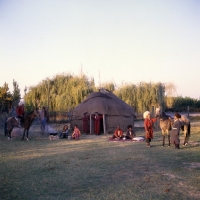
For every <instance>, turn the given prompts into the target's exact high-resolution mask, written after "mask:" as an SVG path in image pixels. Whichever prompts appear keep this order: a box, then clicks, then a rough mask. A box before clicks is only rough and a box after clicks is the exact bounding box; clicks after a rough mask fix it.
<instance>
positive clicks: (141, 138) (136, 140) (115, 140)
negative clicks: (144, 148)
mask: <svg viewBox="0 0 200 200" xmlns="http://www.w3.org/2000/svg"><path fill="white" fill-rule="evenodd" d="M109 141H113V142H144V138H143V137H134V138H133V139H132V140H131V139H120V140H118V139H115V138H109Z"/></svg>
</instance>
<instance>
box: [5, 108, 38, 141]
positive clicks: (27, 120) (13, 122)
mask: <svg viewBox="0 0 200 200" xmlns="http://www.w3.org/2000/svg"><path fill="white" fill-rule="evenodd" d="M37 116H38V111H37V110H36V109H35V110H33V111H32V112H30V113H29V114H27V115H25V117H24V123H23V124H22V127H23V128H24V133H23V137H22V140H24V137H25V133H26V140H27V141H28V133H29V129H30V127H31V125H32V122H33V120H34V119H35V117H37ZM14 127H19V122H18V120H17V119H16V118H15V117H9V118H8V119H7V120H6V123H5V136H6V135H8V140H11V132H12V130H13V128H14Z"/></svg>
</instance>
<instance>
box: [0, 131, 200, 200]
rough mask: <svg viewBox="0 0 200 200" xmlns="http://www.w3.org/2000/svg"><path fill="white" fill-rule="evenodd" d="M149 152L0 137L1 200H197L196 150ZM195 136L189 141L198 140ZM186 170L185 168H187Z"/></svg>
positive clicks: (102, 143) (96, 140)
mask: <svg viewBox="0 0 200 200" xmlns="http://www.w3.org/2000/svg"><path fill="white" fill-rule="evenodd" d="M160 137H161V135H160V132H156V133H155V138H154V139H153V141H152V145H153V147H152V148H146V147H145V142H121V143H120V142H109V141H108V138H107V137H106V136H105V135H101V136H98V137H89V136H88V137H83V138H82V139H81V140H79V141H68V140H57V141H49V140H47V139H46V140H35V139H34V138H33V139H32V140H31V141H30V142H22V141H20V140H13V141H6V140H5V139H4V137H3V136H0V155H1V165H0V171H1V176H0V181H1V184H0V190H1V198H2V199H134V198H135V199H199V197H200V196H199V195H200V192H199V188H200V183H199V178H198V177H199V175H200V170H199V168H193V169H190V170H189V169H186V168H185V166H186V164H185V163H193V162H196V163H198V162H200V159H199V150H200V147H199V146H194V147H191V148H188V147H189V146H188V147H187V146H186V147H184V148H182V149H181V150H180V151H176V150H175V149H174V148H172V147H170V148H167V147H166V148H162V147H161V142H160V140H159V138H160ZM199 138H200V136H199V134H195V135H193V136H191V139H192V140H195V141H199ZM187 166H190V165H189V164H187Z"/></svg>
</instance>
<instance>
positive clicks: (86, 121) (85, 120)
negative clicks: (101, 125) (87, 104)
mask: <svg viewBox="0 0 200 200" xmlns="http://www.w3.org/2000/svg"><path fill="white" fill-rule="evenodd" d="M82 120H83V133H85V134H88V133H89V130H90V129H89V121H90V119H89V116H88V114H87V112H85V113H84V114H83V119H82Z"/></svg>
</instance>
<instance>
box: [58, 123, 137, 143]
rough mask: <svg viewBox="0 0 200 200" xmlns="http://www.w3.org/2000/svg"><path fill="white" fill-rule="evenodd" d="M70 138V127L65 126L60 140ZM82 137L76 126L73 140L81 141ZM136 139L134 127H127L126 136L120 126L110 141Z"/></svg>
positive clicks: (72, 136)
mask: <svg viewBox="0 0 200 200" xmlns="http://www.w3.org/2000/svg"><path fill="white" fill-rule="evenodd" d="M68 136H69V128H68V125H64V127H63V130H62V132H61V133H60V138H68ZM80 136H81V132H80V130H79V129H78V126H77V125H75V126H74V131H73V133H72V135H71V138H72V139H75V140H76V139H79V138H80ZM134 137H136V134H135V131H134V130H133V127H132V125H128V126H127V131H126V134H125V135H124V134H123V131H122V129H121V128H120V126H119V125H118V126H117V128H116V129H115V131H114V134H113V136H112V137H110V139H116V140H120V139H131V140H132V139H133V138H134Z"/></svg>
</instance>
